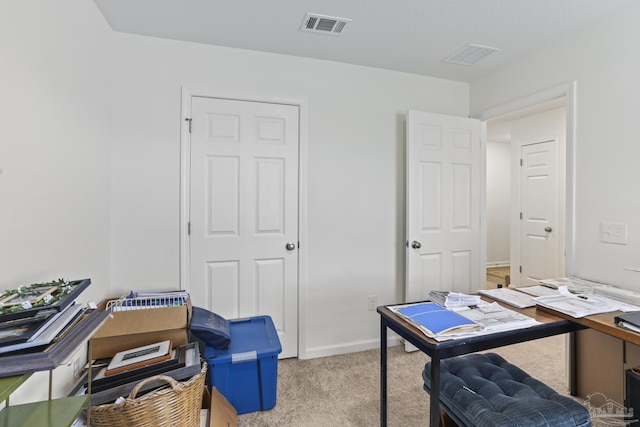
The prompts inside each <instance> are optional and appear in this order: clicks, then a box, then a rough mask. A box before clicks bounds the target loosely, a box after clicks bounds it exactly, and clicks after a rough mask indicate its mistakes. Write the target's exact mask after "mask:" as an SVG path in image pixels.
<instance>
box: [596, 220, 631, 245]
mask: <svg viewBox="0 0 640 427" xmlns="http://www.w3.org/2000/svg"><path fill="white" fill-rule="evenodd" d="M602 241H603V242H604V243H616V244H618V245H626V244H627V224H611V223H608V222H603V223H602Z"/></svg>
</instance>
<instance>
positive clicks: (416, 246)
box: [411, 240, 422, 249]
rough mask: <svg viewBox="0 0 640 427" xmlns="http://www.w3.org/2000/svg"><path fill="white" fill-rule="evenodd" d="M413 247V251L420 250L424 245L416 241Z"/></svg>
mask: <svg viewBox="0 0 640 427" xmlns="http://www.w3.org/2000/svg"><path fill="white" fill-rule="evenodd" d="M411 247H412V248H413V249H420V248H421V247H422V245H421V244H420V242H418V241H416V240H414V241H413V242H411Z"/></svg>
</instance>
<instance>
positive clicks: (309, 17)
mask: <svg viewBox="0 0 640 427" xmlns="http://www.w3.org/2000/svg"><path fill="white" fill-rule="evenodd" d="M348 22H351V19H349V18H337V17H335V16H327V15H318V14H317V13H307V14H306V15H305V16H304V21H302V26H301V27H300V29H301V30H302V31H311V32H314V33H320V34H330V35H333V36H339V35H340V33H341V32H342V30H344V27H345V25H347V23H348Z"/></svg>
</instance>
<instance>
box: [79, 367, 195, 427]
mask: <svg viewBox="0 0 640 427" xmlns="http://www.w3.org/2000/svg"><path fill="white" fill-rule="evenodd" d="M206 373H207V364H206V363H203V364H202V370H201V371H200V373H199V374H197V375H194V376H193V377H192V378H190V379H189V380H187V381H185V382H179V381H176V380H174V379H173V378H171V377H168V376H165V375H156V376H153V377H150V378H147V379H145V380H143V381H141V382H140V383H138V384H137V385H136V386H135V387H134V389H133V390H131V393H130V394H129V397H127V398H126V399H125V400H124V401H123V402H120V403H111V404H106V405H99V406H91V407H90V411H89V414H88V415H89V417H90V418H89V422H90V425H91V426H96V427H103V426H104V427H120V426H122V427H134V426H135V427H147V426H148V427H160V426H163V427H164V426H166V427H169V426H171V427H198V426H200V409H201V408H202V393H203V391H204V382H205V378H206ZM151 381H165V382H168V383H169V384H170V385H171V387H169V388H163V389H161V390H157V391H154V392H151V393H148V394H145V395H143V396H141V397H139V398H136V396H137V394H138V392H139V391H140V389H141V388H142V387H143V386H144V385H145V384H147V383H149V382H151Z"/></svg>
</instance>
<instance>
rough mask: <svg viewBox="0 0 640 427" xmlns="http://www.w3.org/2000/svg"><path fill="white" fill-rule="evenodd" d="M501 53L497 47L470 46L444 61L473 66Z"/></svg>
mask: <svg viewBox="0 0 640 427" xmlns="http://www.w3.org/2000/svg"><path fill="white" fill-rule="evenodd" d="M499 51H500V49H498V48H495V47H489V46H481V45H479V44H468V45H466V46H465V47H463V48H462V49H460V50H458V51H457V52H456V53H454V54H453V55H450V56H447V57H446V58H445V59H443V61H444V62H451V63H453V64H461V65H473V64H475V63H476V62H478V61H480V60H481V59H482V58H484V57H485V56H488V55H491V54H492V53H494V52H499Z"/></svg>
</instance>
